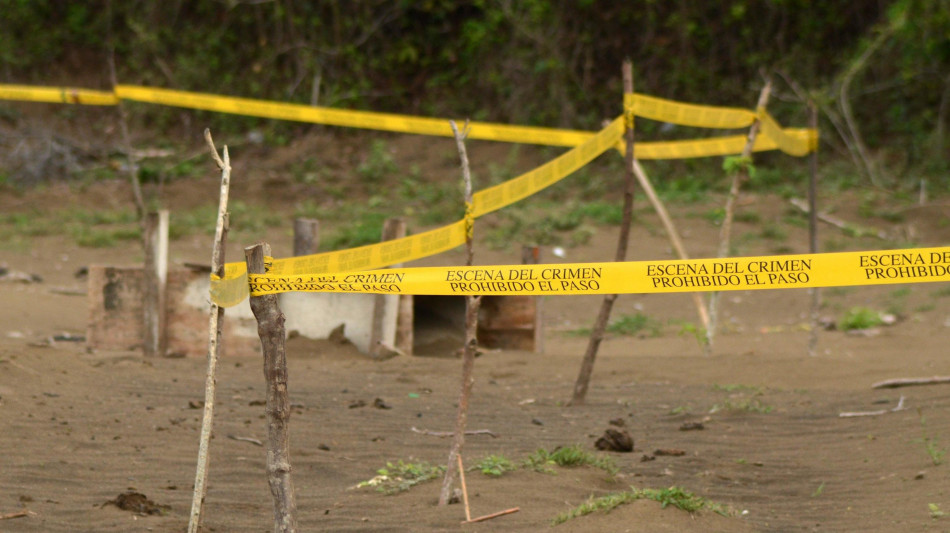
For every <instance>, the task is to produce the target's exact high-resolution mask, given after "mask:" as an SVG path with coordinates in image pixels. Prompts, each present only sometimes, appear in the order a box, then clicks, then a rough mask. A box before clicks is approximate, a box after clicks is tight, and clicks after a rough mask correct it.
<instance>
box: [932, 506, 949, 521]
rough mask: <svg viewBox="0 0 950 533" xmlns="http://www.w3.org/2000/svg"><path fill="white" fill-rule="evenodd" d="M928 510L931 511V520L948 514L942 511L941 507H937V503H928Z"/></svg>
mask: <svg viewBox="0 0 950 533" xmlns="http://www.w3.org/2000/svg"><path fill="white" fill-rule="evenodd" d="M927 509H929V510H930V518H932V519H934V520H936V519H938V518H941V517H944V516H946V515H947V513H945V512H943V511H941V510H940V506H939V505H937V504H936V503H928V504H927Z"/></svg>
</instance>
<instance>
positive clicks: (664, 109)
mask: <svg viewBox="0 0 950 533" xmlns="http://www.w3.org/2000/svg"><path fill="white" fill-rule="evenodd" d="M0 99H11V100H28V101H39V102H51V103H74V104H89V105H116V104H117V103H118V102H119V100H120V99H124V100H131V101H139V102H146V103H154V104H161V105H169V106H175V107H185V108H191V109H201V110H207V111H217V112H222V113H232V114H239V115H246V116H257V117H263V118H273V119H283V120H294V121H301V122H312V123H319V124H327V125H335V126H345V127H355V128H364V129H376V130H383V131H392V132H400V133H415V134H423V135H437V136H446V137H451V136H453V132H452V130H451V127H450V125H449V124H448V121H447V120H445V119H434V118H421V117H412V116H408V115H396V114H389V113H375V112H368V111H352V110H340V109H331V108H325V107H315V106H307V105H302V104H288V103H281V102H272V101H264V100H254V99H248V98H236V97H228V96H220V95H213V94H204V93H193V92H185V91H176V90H169V89H158V88H149V87H139V86H132V85H117V86H116V87H115V92H114V93H108V92H103V91H90V90H84V89H73V88H55V87H27V86H19V85H0ZM624 109H625V114H627V115H628V118H629V120H631V121H632V117H633V116H634V115H636V116H642V117H644V118H649V119H652V120H658V121H663V122H670V123H674V124H680V125H685V126H693V127H706V128H723V129H734V128H742V127H747V126H749V125H750V124H752V123H753V122H754V121H755V120H756V119H757V118H758V119H759V120H760V123H761V125H762V133H763V134H762V135H760V136H759V137H758V138H757V141H756V143H755V145H754V150H755V151H764V150H775V149H780V150H782V151H785V152H787V153H789V154H792V155H799V156H800V155H804V154H807V153H808V152H809V151H811V150H814V149H815V147H816V146H817V132H816V131H814V130H804V129H794V128H787V129H783V128H782V127H781V126H780V125H779V124H778V123H777V122H776V121H775V120H774V119H773V118H772V117H771V116H770V115H768V113H766V112H765V110H764V109H760V110H758V111H757V112H752V111H749V110H746V109H740V108H728V107H715V106H705V105H696V104H685V103H680V102H675V101H672V100H665V99H662V98H656V97H652V96H647V95H642V94H627V95H624ZM631 125H632V124H631ZM622 134H623V118H622V117H621V118H618V119H615V120H614V121H612V122H611V123H610V125H608V126H607V127H606V128H604V129H603V130H601V131H600V132H586V131H576V130H560V129H553V128H536V127H526V126H509V125H505V124H493V123H482V122H472V123H470V124H469V131H468V135H467V136H468V138H471V139H481V140H492V141H503V142H517V143H528V144H543V145H551V146H569V147H573V148H572V149H571V150H569V151H568V152H566V153H564V154H562V155H561V156H559V157H557V158H555V159H554V160H552V161H550V162H549V163H546V164H545V165H542V166H541V167H538V168H536V169H533V170H531V171H529V172H526V173H524V174H522V175H520V176H518V177H516V178H514V179H511V180H509V181H507V182H505V183H502V184H499V185H496V186H493V187H489V188H488V189H485V190H483V191H479V192H478V193H475V195H474V197H473V203H472V206H470V209H469V211H468V213H467V216H468V217H470V218H469V219H468V220H461V221H458V222H455V223H453V224H450V225H448V226H444V227H442V228H438V229H435V230H431V231H427V232H424V233H421V234H418V235H413V236H410V237H406V238H403V239H397V240H393V241H387V242H383V243H379V244H373V245H368V246H362V247H358V248H353V249H349V250H340V251H335V252H327V253H323V254H314V255H310V256H304V257H294V258H287V259H279V260H275V261H274V264H273V266H272V268H271V273H272V274H274V275H281V274H284V273H286V274H288V275H304V274H306V275H320V274H324V273H330V272H341V271H348V270H369V269H375V268H381V267H384V266H389V265H392V264H396V263H403V262H409V261H413V260H416V259H421V258H423V257H428V256H431V255H435V254H438V253H441V252H444V251H447V250H450V249H452V248H455V247H456V246H459V245H461V244H463V243H464V242H465V233H466V227H467V226H468V227H470V226H469V225H470V224H471V220H472V219H474V218H478V217H480V216H483V215H485V214H488V213H491V212H493V211H496V210H498V209H501V208H503V207H506V206H508V205H511V204H512V203H514V202H517V201H519V200H521V199H524V198H526V197H528V196H530V195H532V194H534V193H536V192H538V191H540V190H542V189H544V188H545V187H548V186H550V185H552V184H554V183H556V182H558V181H560V180H561V179H563V178H564V177H566V176H568V175H569V174H571V173H572V172H574V171H576V170H578V169H579V168H581V167H583V166H584V165H586V164H588V163H589V162H590V161H592V160H593V159H595V158H596V157H597V156H599V155H600V154H602V153H604V152H605V151H607V150H609V149H610V148H611V147H614V148H618V149H619V150H620V151H621V152H622V151H623V148H624V147H623V144H622V143H621V142H620V138H621V136H622ZM745 142H746V136H745V135H732V136H727V137H717V138H711V139H698V140H683V141H666V142H640V143H638V144H637V146H636V152H637V157H638V158H639V159H686V158H695V157H708V156H716V155H731V154H736V153H740V152H741V151H742V149H743V147H744V145H745ZM247 279H248V278H247V272H246V267H245V265H244V263H240V262H236V263H228V264H227V265H225V273H224V276H223V277H221V278H219V277H217V276H212V280H211V297H212V301H214V302H215V303H216V304H218V305H221V306H222V307H230V306H233V305H236V304H238V303H240V302H241V301H243V300H244V299H245V298H246V297H247V296H248V283H247Z"/></svg>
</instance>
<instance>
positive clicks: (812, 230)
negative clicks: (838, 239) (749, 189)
mask: <svg viewBox="0 0 950 533" xmlns="http://www.w3.org/2000/svg"><path fill="white" fill-rule="evenodd" d="M808 115H809V122H810V123H811V124H810V126H811V129H813V130H815V131H818V108H817V107H815V103H814V102H811V103H810V104H809V106H808ZM809 163H810V164H809V167H810V170H811V172H810V173H809V178H808V251H809V252H811V253H813V254H817V253H818V147H817V146H815V150H814V151H813V152H812V153H811V161H810V162H809ZM809 291H810V292H811V333H810V334H809V337H808V355H810V356H812V357H814V356H815V355H817V354H818V330H819V325H818V322H819V316H818V315H819V312H820V310H821V290H820V289H819V288H818V287H812V288H811V289H809Z"/></svg>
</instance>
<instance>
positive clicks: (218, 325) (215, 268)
mask: <svg viewBox="0 0 950 533" xmlns="http://www.w3.org/2000/svg"><path fill="white" fill-rule="evenodd" d="M205 141H206V142H207V143H208V148H210V149H211V154H212V157H213V158H214V162H215V163H216V164H217V165H218V168H219V169H220V170H221V194H220V199H219V201H218V221H217V224H216V225H215V229H214V246H213V249H212V252H211V272H212V273H214V274H217V275H218V276H224V251H225V246H224V245H225V242H226V241H227V236H228V193H229V191H230V187H231V159H230V157H229V156H228V147H227V146H225V147H224V150H223V151H222V153H223V154H224V158H223V159H222V157H221V156H219V155H218V149H217V148H215V146H214V140H212V139H211V132H210V131H209V130H207V129H205ZM223 327H224V308H223V307H220V306H218V305H217V304H215V303H213V302H212V303H211V317H210V320H209V325H208V368H207V372H206V374H205V403H204V414H203V419H202V421H201V437H200V440H199V444H198V466H197V469H196V472H195V489H194V493H193V495H192V500H191V515H190V516H189V519H188V533H197V531H198V526H199V525H200V524H201V511H202V508H203V507H204V502H205V495H206V494H207V478H208V462H209V460H210V455H209V453H208V447H209V445H210V443H211V429H212V426H213V425H214V396H215V382H216V378H215V374H216V369H217V365H218V355H219V354H220V353H221V332H222V329H223Z"/></svg>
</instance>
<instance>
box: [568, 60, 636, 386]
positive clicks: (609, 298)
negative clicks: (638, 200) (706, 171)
mask: <svg viewBox="0 0 950 533" xmlns="http://www.w3.org/2000/svg"><path fill="white" fill-rule="evenodd" d="M623 91H624V93H625V94H632V93H633V64H632V63H631V62H630V61H629V60H627V61H624V63H623ZM624 113H626V114H627V115H628V116H627V117H626V121H625V122H626V124H625V131H624V140H625V141H626V151H625V152H624V187H623V189H624V191H623V217H622V219H621V222H620V236H619V237H618V239H617V254H616V256H615V257H614V260H615V261H617V262H620V261H623V260H625V259H626V258H627V241H628V240H629V239H630V225H631V223H632V220H633V185H634V175H633V174H634V172H633V162H634V158H633V147H634V139H633V113H632V112H629V113H628V112H627V111H626V110H625V111H624ZM616 300H617V295H616V294H608V295H606V296H604V299H603V301H602V302H601V305H600V312H599V313H598V314H597V321H596V322H594V327H593V328H592V329H591V332H590V340H589V341H588V342H587V351H585V352H584V358H583V359H582V360H581V369H580V372H578V374H577V380H576V381H575V382H574V394H573V395H572V397H571V402H570V405H582V404H583V403H584V401H585V400H586V398H587V387H588V386H589V385H590V375H591V373H592V372H593V371H594V361H595V359H596V358H597V350H599V349H600V343H601V341H603V340H604V331H606V329H607V321H608V320H610V311H611V310H612V309H613V306H614V302H615V301H616Z"/></svg>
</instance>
